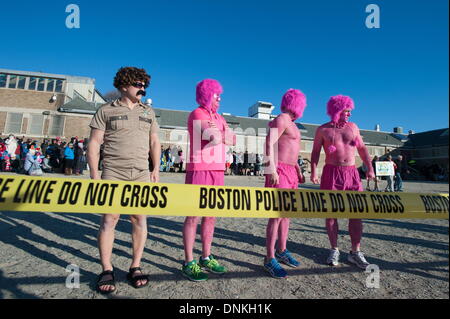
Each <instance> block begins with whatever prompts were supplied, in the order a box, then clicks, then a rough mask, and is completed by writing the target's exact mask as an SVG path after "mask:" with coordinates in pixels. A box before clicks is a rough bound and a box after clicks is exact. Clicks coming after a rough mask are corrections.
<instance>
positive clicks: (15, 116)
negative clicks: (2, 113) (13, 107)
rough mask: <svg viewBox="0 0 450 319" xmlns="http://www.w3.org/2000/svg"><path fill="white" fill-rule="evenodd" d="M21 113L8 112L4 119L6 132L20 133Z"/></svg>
mask: <svg viewBox="0 0 450 319" xmlns="http://www.w3.org/2000/svg"><path fill="white" fill-rule="evenodd" d="M22 118H23V113H8V119H7V121H6V132H5V133H15V134H20V133H21V130H22Z"/></svg>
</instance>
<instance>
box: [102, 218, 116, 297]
mask: <svg viewBox="0 0 450 319" xmlns="http://www.w3.org/2000/svg"><path fill="white" fill-rule="evenodd" d="M119 217H120V215H118V214H105V215H103V216H102V220H101V223H100V229H99V231H98V237H97V239H98V249H99V251H100V262H101V264H102V268H103V271H106V270H113V266H112V264H111V256H112V249H113V244H114V231H115V229H116V225H117V222H118V221H119ZM100 289H101V290H102V291H111V290H112V289H114V287H113V286H109V285H108V286H102V287H101V288H100Z"/></svg>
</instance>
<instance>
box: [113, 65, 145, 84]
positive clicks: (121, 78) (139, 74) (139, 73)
mask: <svg viewBox="0 0 450 319" xmlns="http://www.w3.org/2000/svg"><path fill="white" fill-rule="evenodd" d="M150 78H151V77H150V75H148V74H147V72H145V70H144V69H138V68H135V67H132V66H127V67H121V68H120V69H119V71H117V73H116V76H115V77H114V87H115V88H116V89H118V90H120V88H121V87H124V86H130V85H133V83H136V82H137V81H142V82H144V83H145V85H146V86H147V85H148V84H149V83H150Z"/></svg>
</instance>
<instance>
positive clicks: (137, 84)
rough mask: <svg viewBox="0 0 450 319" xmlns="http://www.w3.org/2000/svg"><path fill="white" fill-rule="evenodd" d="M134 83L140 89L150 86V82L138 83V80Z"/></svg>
mask: <svg viewBox="0 0 450 319" xmlns="http://www.w3.org/2000/svg"><path fill="white" fill-rule="evenodd" d="M132 85H133V86H134V87H135V88H138V89H142V88H147V87H148V84H142V83H138V82H136V83H133V84H132Z"/></svg>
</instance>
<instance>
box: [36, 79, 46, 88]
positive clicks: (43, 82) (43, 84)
mask: <svg viewBox="0 0 450 319" xmlns="http://www.w3.org/2000/svg"><path fill="white" fill-rule="evenodd" d="M44 86H45V79H43V78H39V81H38V85H37V90H38V91H44Z"/></svg>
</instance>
